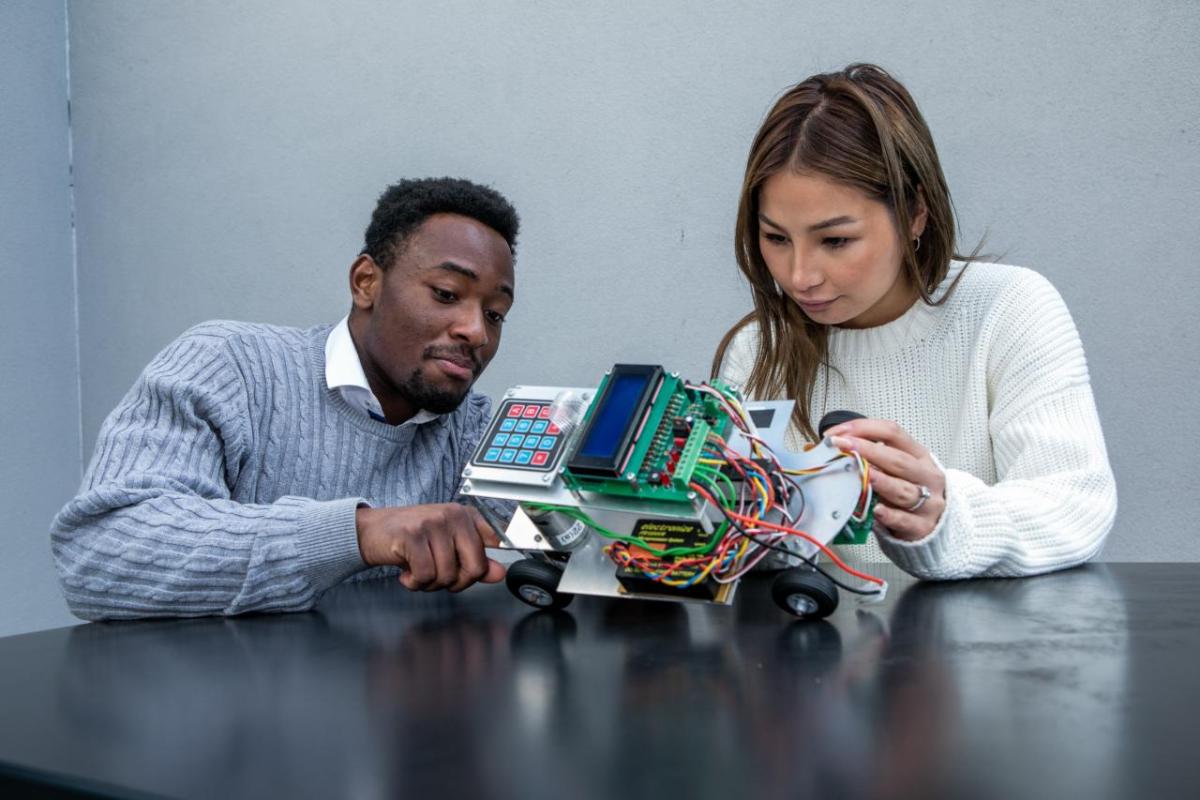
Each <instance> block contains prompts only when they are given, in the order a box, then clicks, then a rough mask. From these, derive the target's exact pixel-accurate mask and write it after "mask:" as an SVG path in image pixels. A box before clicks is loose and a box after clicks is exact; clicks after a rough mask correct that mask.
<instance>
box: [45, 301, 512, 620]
mask: <svg viewBox="0 0 1200 800" xmlns="http://www.w3.org/2000/svg"><path fill="white" fill-rule="evenodd" d="M331 327H332V326H328V325H326V326H320V327H316V328H311V329H308V330H300V329H296V328H281V327H275V326H269V325H255V324H248V323H238V322H209V323H204V324H201V325H198V326H196V327H194V328H192V329H191V330H189V331H188V332H186V333H185V334H184V335H183V336H181V337H180V338H179V339H177V340H176V341H174V342H173V343H171V344H170V345H169V346H168V347H167V348H166V349H165V350H163V352H161V353H160V354H159V355H158V356H157V357H156V358H155V359H154V360H153V361H152V362H151V363H150V365H149V366H148V367H146V369H145V371H144V372H143V373H142V375H141V377H139V379H138V381H137V383H136V384H135V385H134V386H133V388H132V389H131V390H130V391H129V393H128V394H127V395H126V396H125V399H124V400H122V401H121V403H120V405H119V406H117V408H116V409H115V410H114V411H113V412H112V414H110V415H109V417H108V419H107V420H106V421H105V423H104V426H103V427H102V428H101V431H100V436H99V439H98V441H97V444H96V450H95V454H94V455H93V457H92V462H91V465H90V466H89V468H88V471H87V474H86V476H85V477H84V480H83V486H82V488H81V489H80V494H79V496H77V497H76V498H75V499H74V500H72V501H71V502H69V503H68V504H67V505H66V507H64V508H63V509H62V511H61V512H59V514H58V516H57V517H56V518H55V519H54V522H53V523H52V527H51V543H52V549H53V553H54V558H55V562H56V564H57V567H58V572H59V577H60V581H61V584H62V588H63V592H64V593H65V595H66V598H67V603H68V605H69V606H70V608H71V610H72V611H73V612H74V613H75V614H76V615H77V616H80V617H83V618H84V619H110V618H129V617H144V616H167V615H169V616H194V615H202V614H238V613H242V612H246V611H298V610H304V609H308V608H311V607H312V606H313V605H314V604H315V603H316V601H317V599H318V598H319V597H320V595H321V593H322V592H324V591H325V590H326V589H328V588H330V587H331V586H334V585H335V584H337V583H339V582H340V581H342V580H344V579H346V578H347V577H349V576H351V575H353V574H354V573H356V572H359V571H361V570H365V569H367V567H366V565H365V564H364V563H363V561H362V558H361V556H360V553H359V549H358V536H357V531H356V526H355V510H356V509H357V508H358V507H359V505H362V504H369V505H371V506H407V505H416V504H422V503H440V502H449V501H452V500H455V499H456V497H457V488H458V484H459V474H460V472H461V470H462V467H463V464H464V463H465V462H466V460H467V458H468V457H469V456H470V454H471V451H472V449H473V448H474V446H475V444H476V442H477V441H478V439H479V437H480V436H481V435H482V434H483V431H484V427H485V425H486V423H487V421H488V416H489V412H490V407H491V403H490V401H489V400H488V399H487V398H485V397H483V396H481V395H478V394H475V393H471V394H469V395H468V396H467V398H466V399H465V400H464V401H463V404H462V405H461V406H460V407H459V408H458V409H457V410H456V411H454V412H453V413H451V414H447V415H445V416H442V417H440V418H438V419H436V420H434V421H432V422H428V423H425V424H421V425H402V426H392V425H388V424H385V423H382V422H376V421H375V420H372V419H371V418H369V417H367V416H365V415H363V414H361V413H359V412H357V411H355V410H354V409H352V408H350V406H348V405H347V403H346V401H345V400H344V399H343V398H342V396H341V395H340V394H339V393H338V392H337V391H333V390H330V389H328V388H327V387H326V384H325V377H324V375H325V372H324V360H325V352H324V345H325V339H326V337H327V336H328V334H329V331H330V329H331ZM383 571H385V570H372V572H373V573H374V572H383ZM391 571H395V570H394V568H392V569H391Z"/></svg>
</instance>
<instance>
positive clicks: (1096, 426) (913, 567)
mask: <svg viewBox="0 0 1200 800" xmlns="http://www.w3.org/2000/svg"><path fill="white" fill-rule="evenodd" d="M995 312H996V313H995V314H994V315H993V319H992V322H994V324H995V334H994V338H993V341H992V345H991V347H990V349H989V355H988V365H987V376H988V387H987V388H988V399H989V422H988V431H987V433H988V435H989V436H990V438H991V445H992V453H993V458H994V461H995V466H996V475H997V481H996V483H995V484H994V485H988V484H987V483H985V482H984V481H982V480H980V479H979V478H977V477H976V476H974V475H971V474H970V473H967V472H964V471H961V470H956V469H947V470H945V472H946V509H945V511H944V512H943V514H942V518H941V520H940V521H939V523H938V526H937V528H936V529H935V530H934V531H933V533H931V534H930V535H929V536H927V537H925V538H924V539H921V540H920V541H917V542H906V541H902V540H900V539H896V538H894V537H892V536H889V535H888V534H887V533H886V531H884V532H881V533H880V534H879V537H878V538H879V544H880V547H881V548H882V549H883V551H884V553H885V554H887V556H888V557H889V558H891V559H892V560H893V561H895V562H896V563H897V564H898V565H899V566H900V567H902V568H903V569H905V570H906V571H908V572H910V573H912V574H913V575H916V576H918V577H921V578H935V579H947V578H968V577H974V576H1020V575H1033V574H1037V573H1042V572H1050V571H1052V570H1057V569H1065V568H1067V567H1071V566H1075V565H1077V564H1081V563H1083V562H1085V561H1087V560H1089V559H1090V558H1092V557H1093V556H1095V555H1096V554H1097V553H1098V552H1099V551H1100V549H1101V547H1102V546H1103V544H1104V539H1105V537H1106V536H1107V535H1108V532H1109V530H1110V529H1111V528H1112V524H1113V520H1114V518H1115V517H1116V511H1117V492H1116V483H1115V481H1114V479H1113V474H1112V469H1111V467H1110V466H1109V462H1108V455H1107V452H1106V449H1105V446H1104V436H1103V433H1102V432H1101V429H1100V419H1099V416H1098V414H1097V411H1096V403H1095V400H1094V398H1093V396H1092V389H1091V384H1090V382H1089V379H1088V371H1087V362H1086V360H1085V358H1084V353H1083V346H1082V344H1081V342H1080V340H1079V333H1078V331H1077V330H1076V328H1075V324H1074V322H1073V321H1072V319H1071V316H1070V313H1069V312H1068V311H1067V308H1066V305H1065V304H1064V303H1063V301H1062V298H1061V297H1060V296H1059V294H1058V292H1057V291H1055V289H1054V287H1053V286H1051V285H1050V284H1049V282H1047V281H1046V280H1045V279H1044V278H1042V277H1041V276H1039V275H1037V274H1036V273H1027V274H1026V276H1025V277H1024V278H1023V279H1022V281H1020V282H1019V284H1018V286H1017V287H1016V290H1015V291H1010V292H1006V293H1005V296H1003V297H1001V298H1000V299H999V300H998V302H997V304H996V306H995Z"/></svg>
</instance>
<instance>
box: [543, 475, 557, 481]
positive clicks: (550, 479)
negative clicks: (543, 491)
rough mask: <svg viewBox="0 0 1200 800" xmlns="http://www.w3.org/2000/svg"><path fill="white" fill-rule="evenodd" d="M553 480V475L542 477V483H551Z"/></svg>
mask: <svg viewBox="0 0 1200 800" xmlns="http://www.w3.org/2000/svg"><path fill="white" fill-rule="evenodd" d="M552 480H554V476H553V475H543V476H542V483H549V482H550V481H552Z"/></svg>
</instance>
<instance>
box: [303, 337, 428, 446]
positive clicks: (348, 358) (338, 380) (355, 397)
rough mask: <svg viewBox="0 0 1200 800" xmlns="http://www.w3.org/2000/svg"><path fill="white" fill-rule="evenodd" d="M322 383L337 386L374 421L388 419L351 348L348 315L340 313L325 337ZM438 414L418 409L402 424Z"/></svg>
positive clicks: (353, 406)
mask: <svg viewBox="0 0 1200 800" xmlns="http://www.w3.org/2000/svg"><path fill="white" fill-rule="evenodd" d="M325 384H326V385H327V386H328V387H329V388H330V389H337V390H338V393H339V394H341V396H342V399H344V400H345V401H346V402H347V403H349V404H350V407H351V408H353V409H356V410H358V411H361V412H362V413H364V414H366V415H367V416H369V417H370V418H371V419H373V420H376V421H377V422H387V418H386V417H384V415H383V406H381V405H379V400H378V399H376V397H375V393H374V392H372V391H371V384H369V383H367V375H366V373H364V372H363V368H362V361H360V360H359V358H358V351H357V350H356V349H354V340H353V339H351V338H350V318H349V317H342V321H341V322H339V323H338V324H337V325H335V326H334V328H333V330H332V331H330V332H329V338H327V339H326V340H325ZM437 418H438V415H437V414H434V413H431V412H429V411H426V410H424V409H421V410H420V411H418V412H417V413H416V414H414V415H413V416H412V418H411V419H408V420H405V421H404V422H402V423H400V424H401V425H409V424H413V425H422V424H424V423H426V422H430V421H431V420H435V419H437Z"/></svg>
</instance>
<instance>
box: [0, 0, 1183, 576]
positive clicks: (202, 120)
mask: <svg viewBox="0 0 1200 800" xmlns="http://www.w3.org/2000/svg"><path fill="white" fill-rule="evenodd" d="M693 5H694V6H695V7H693ZM711 5H712V6H714V7H713V8H706V7H705V6H704V4H685V3H680V2H672V1H667V2H656V3H653V4H651V3H646V4H640V7H638V8H636V9H630V10H627V9H625V8H620V7H616V6H613V5H612V4H583V3H574V4H569V3H538V2H487V3H484V2H474V3H465V2H442V3H437V4H429V3H416V2H409V3H400V2H369V1H368V0H360V2H355V3H348V2H341V3H337V4H331V3H325V2H315V1H314V0H307V1H305V2H291V3H287V4H280V3H274V2H258V3H245V2H238V3H234V2H189V3H170V4H168V3H154V2H137V3H135V2H71V3H69V16H70V23H71V24H70V74H71V87H72V103H73V105H72V107H73V136H74V152H75V174H76V182H77V189H76V196H75V202H76V207H77V224H78V228H77V240H78V274H79V289H78V292H79V294H78V300H79V322H80V336H79V342H80V351H81V360H80V363H81V365H82V370H81V376H80V377H81V385H82V430H83V433H82V437H83V442H84V446H85V450H86V451H88V452H90V449H91V446H92V443H93V442H94V439H95V435H96V432H97V430H98V428H99V425H100V422H101V421H102V419H103V417H104V415H105V414H106V413H107V412H108V411H109V410H110V409H111V408H112V406H113V405H114V404H115V403H116V402H117V401H118V400H119V399H120V397H121V395H122V394H123V393H124V391H125V390H126V389H127V388H128V386H129V385H130V383H131V382H132V381H133V379H134V378H135V377H136V375H137V373H138V371H139V370H140V369H141V368H142V366H143V365H144V364H145V363H146V361H147V360H148V359H149V358H150V357H151V356H152V355H153V354H154V353H155V352H156V351H157V350H158V349H160V348H161V347H162V346H163V345H164V344H166V342H168V341H169V340H170V339H171V338H172V337H174V336H175V335H177V334H178V333H179V332H180V331H182V330H183V329H184V328H185V327H186V326H188V325H189V324H191V323H194V322H197V321H199V320H203V319H208V318H214V317H224V318H241V319H254V320H264V321H271V322H279V323H287V324H295V325H307V324H312V323H315V322H318V321H324V320H333V319H336V318H338V317H339V316H340V315H341V314H342V313H344V310H345V309H346V307H347V304H348V300H347V290H346V271H347V267H348V265H349V263H350V261H351V259H352V258H353V256H354V254H355V253H356V251H357V247H358V245H359V243H360V239H361V234H362V230H363V227H364V226H365V224H366V221H367V218H368V216H369V214H370V210H371V208H372V207H373V204H374V199H375V197H376V196H377V194H378V193H379V191H380V190H381V189H382V188H383V187H384V186H385V185H386V184H387V183H389V182H391V181H393V180H395V179H396V178H398V177H401V176H417V175H430V174H453V175H465V176H469V177H472V178H474V179H476V180H482V181H485V182H492V183H494V184H495V185H496V186H497V187H498V188H500V189H501V190H503V191H504V192H505V193H507V194H508V195H509V196H510V197H511V198H512V199H513V201H514V202H515V203H516V205H517V206H518V208H519V209H520V210H521V212H522V214H523V217H524V221H525V232H524V235H523V237H522V240H521V243H520V252H519V258H518V283H519V286H518V294H519V303H518V306H517V308H516V310H515V312H514V313H513V315H512V316H511V322H510V324H509V325H508V327H507V333H506V337H505V342H504V347H503V349H502V351H501V354H500V356H499V357H498V358H497V360H496V361H495V362H494V364H493V367H492V369H491V370H490V371H489V372H488V374H487V375H486V376H485V377H484V378H483V380H482V381H481V383H480V388H481V389H482V390H484V391H487V392H490V393H495V392H497V391H499V390H501V389H503V388H504V387H505V386H507V385H509V384H510V383H515V382H526V383H535V382H542V383H589V382H594V381H595V380H597V378H598V376H599V374H600V373H601V372H602V371H603V369H604V368H605V367H606V366H607V365H609V364H611V363H612V362H614V361H617V360H625V361H638V360H653V361H659V362H662V363H664V364H667V365H669V366H671V367H673V368H676V369H679V370H681V371H683V372H685V373H686V374H691V375H703V374H705V373H706V370H707V364H708V360H709V356H710V354H711V351H712V348H713V346H714V344H715V343H716V341H717V339H718V338H719V335H720V333H721V332H722V331H723V330H724V329H725V328H726V327H727V326H728V325H729V323H731V322H732V321H733V320H734V319H735V318H737V317H738V316H739V315H740V314H741V313H742V312H743V311H744V310H745V309H746V308H747V306H748V295H747V291H746V288H745V286H744V285H743V284H742V282H741V281H740V280H739V279H738V278H737V276H736V274H735V268H734V265H733V260H732V257H731V250H732V234H731V229H732V222H733V214H734V205H735V202H736V198H737V191H738V186H739V183H740V179H741V173H742V168H743V165H744V159H745V154H746V149H747V147H748V145H749V141H750V137H751V135H752V134H753V132H754V130H755V129H756V127H757V125H758V123H759V121H760V120H761V118H762V115H763V114H764V112H765V111H766V109H767V108H768V106H769V105H770V103H771V101H772V100H773V99H774V97H775V96H777V94H778V93H779V92H780V91H782V90H783V89H784V88H785V87H786V86H788V85H789V84H791V83H794V82H795V81H797V80H799V79H801V78H803V77H805V76H806V75H808V74H810V73H812V72H814V71H818V70H825V69H831V68H836V67H840V66H843V65H844V64H846V63H847V62H849V61H852V60H872V61H876V62H878V63H881V64H883V65H885V66H886V67H888V68H889V69H891V70H892V71H894V72H895V73H896V74H897V75H898V76H899V77H900V78H901V79H902V80H904V81H905V82H906V83H907V84H908V86H909V88H910V89H911V90H912V91H913V93H914V94H915V96H916V97H917V98H918V100H919V102H920V103H921V106H922V108H923V110H924V111H925V114H926V116H927V118H928V120H929V122H930V125H931V126H932V128H933V130H934V133H935V136H936V138H937V140H938V144H939V147H940V151H941V154H942V157H943V162H944V165H945V167H946V170H947V173H948V177H949V180H950V184H951V187H952V188H953V189H954V191H955V196H956V200H957V202H958V207H959V210H960V212H961V215H962V220H963V223H964V240H965V241H966V242H967V243H973V242H974V241H975V240H976V239H977V238H978V237H979V236H980V235H981V234H983V233H984V232H985V231H987V232H988V234H989V237H988V241H989V249H990V250H992V251H995V252H999V253H1002V254H1003V255H1004V256H1005V259H1006V260H1008V261H1010V262H1013V263H1019V264H1024V265H1027V266H1031V267H1034V268H1036V269H1038V270H1040V271H1041V272H1043V273H1044V274H1046V275H1047V276H1049V277H1050V278H1051V280H1053V281H1054V283H1055V284H1056V285H1057V286H1058V287H1059V288H1060V290H1061V291H1062V293H1063V294H1064V296H1065V297H1066V299H1067V301H1068V303H1069V304H1070V306H1071V308H1072V310H1073V312H1074V313H1075V316H1076V319H1077V321H1078V324H1079V327H1080V329H1081V331H1082V333H1083V338H1084V342H1085V345H1086V347H1087V349H1088V354H1089V357H1090V361H1091V365H1092V375H1093V381H1094V384H1095V387H1096V394H1097V399H1098V402H1099V405H1100V410H1101V414H1102V417H1103V419H1104V422H1105V429H1106V433H1107V435H1108V439H1109V447H1110V453H1111V456H1112V460H1113V463H1114V466H1115V468H1116V471H1117V475H1118V480H1119V482H1120V488H1121V516H1120V520H1119V523H1118V529H1117V533H1116V534H1115V535H1114V536H1113V537H1112V539H1111V540H1110V543H1109V546H1108V549H1107V551H1106V557H1107V558H1109V559H1112V560H1173V559H1184V560H1198V559H1200V541H1198V540H1197V539H1196V537H1194V536H1193V535H1192V534H1191V532H1190V531H1189V530H1187V529H1186V527H1185V526H1184V525H1181V524H1179V523H1180V521H1181V520H1180V517H1179V515H1177V514H1175V513H1173V509H1175V508H1177V507H1180V506H1181V505H1182V504H1183V503H1184V502H1185V501H1184V500H1183V499H1181V498H1183V497H1186V495H1184V494H1183V491H1182V490H1183V488H1184V484H1183V482H1182V476H1185V475H1188V474H1190V472H1191V470H1190V467H1191V463H1190V459H1189V454H1190V453H1191V452H1194V451H1195V450H1196V449H1197V447H1198V446H1200V440H1198V437H1197V434H1196V433H1195V429H1194V427H1193V426H1191V425H1190V424H1188V423H1187V422H1186V421H1187V420H1189V419H1190V414H1189V413H1188V412H1190V411H1191V409H1192V408H1193V407H1194V405H1195V400H1194V398H1195V397H1196V396H1197V394H1198V391H1197V390H1198V389H1200V386H1198V385H1197V384H1198V381H1197V373H1196V370H1195V368H1194V367H1193V366H1192V364H1194V363H1195V361H1196V360H1197V355H1198V354H1197V345H1196V335H1195V332H1194V331H1193V330H1191V328H1190V324H1189V323H1191V322H1193V321H1194V320H1195V318H1196V314H1195V313H1194V311H1193V308H1194V307H1195V305H1196V302H1197V300H1198V292H1197V288H1198V286H1197V284H1198V282H1200V278H1198V277H1197V270H1195V269H1194V268H1193V264H1192V261H1193V260H1194V258H1195V255H1194V254H1195V253H1196V252H1198V251H1200V226H1198V225H1197V223H1196V219H1197V212H1198V211H1200V197H1198V196H1197V192H1198V189H1197V187H1200V147H1198V145H1200V135H1198V133H1197V126H1196V122H1195V120H1196V119H1197V118H1200V92H1198V91H1197V89H1198V88H1200V87H1198V86H1197V83H1198V76H1200V48H1197V47H1196V46H1195V42H1196V41H1200V6H1198V5H1197V4H1195V3H1193V2H1184V1H1183V0H1176V1H1168V0H1159V1H1158V2H1145V3H1139V4H1127V3H1121V2H1116V0H1106V1H1105V2H1086V3H1082V2H1081V3H1073V4H1072V3H1067V4H1043V3H1035V2H1027V3H1026V2H1007V3H994V2H989V0H964V1H963V2H958V3H946V2H922V1H921V0H914V1H913V2H906V3H885V2H877V3H865V2H852V1H851V2H843V3H840V4H836V5H834V6H831V5H830V4H828V3H817V2H796V0H789V1H787V2H757V3H754V2H729V3H722V4H711ZM53 45H54V43H53V42H50V43H48V45H47V46H48V49H45V50H43V49H39V50H38V51H37V52H38V53H41V54H42V55H45V53H50V54H52V55H54V56H55V57H61V50H60V49H56V48H55V47H54V46H53ZM5 52H6V53H7V49H6V50H5ZM5 57H6V58H7V57H10V56H7V55H6V56H5ZM46 57H47V58H48V57H49V56H46ZM60 77H61V76H60ZM21 85H24V84H21ZM60 88H61V87H60ZM58 107H59V108H61V106H58ZM59 138H62V137H61V136H60V137H59ZM49 185H51V184H49V183H47V186H49ZM54 186H55V188H56V190H57V189H61V185H60V184H54ZM40 191H49V189H48V188H46V187H41V188H40ZM56 268H57V265H56ZM54 274H55V276H56V277H58V273H57V272H55V273H54ZM68 274H69V273H68V272H64V273H63V276H64V277H63V280H66V276H67V275H68ZM68 305H69V304H67V303H65V302H64V303H62V304H59V303H57V302H56V303H55V304H54V307H53V309H51V308H49V307H47V308H46V309H43V313H47V312H49V311H53V313H54V315H56V316H64V315H65V316H64V318H65V319H67V320H68V321H69V308H68ZM37 315H38V312H37V311H36V307H34V306H32V305H31V304H28V303H22V304H21V305H20V307H19V308H17V309H15V318H16V319H18V320H24V319H26V318H31V317H35V316H37ZM51 327H53V329H54V330H55V331H56V332H57V333H60V334H61V333H62V332H63V331H64V330H66V328H64V327H63V326H62V325H53V326H51ZM67 350H68V352H66V353H65V354H64V356H63V360H62V362H61V364H62V366H63V375H58V374H57V373H56V376H57V377H59V378H62V379H63V380H64V381H65V382H66V383H70V381H69V380H67V379H66V378H65V377H64V375H65V374H66V373H68V372H69V368H70V365H71V363H72V362H71V360H70V358H69V355H70V353H69V348H67ZM46 363H47V364H58V363H59V362H57V361H46ZM71 377H72V378H73V376H71ZM4 391H5V396H6V397H7V396H8V394H11V393H12V392H11V390H7V389H6V390H4ZM61 396H62V397H68V395H61ZM64 402H66V401H65V400H64ZM6 413H7V412H6ZM6 419H8V417H6ZM1180 421H1184V422H1183V424H1180ZM1168 425H1170V430H1169V432H1163V430H1164V428H1166V427H1167V426H1168ZM20 435H24V434H20ZM18 439H19V436H18ZM75 472H76V465H75V464H73V463H72V464H70V465H69V466H60V467H59V468H57V471H56V472H55V474H56V476H57V477H58V478H59V479H60V480H59V481H58V483H57V484H55V485H54V486H51V484H49V483H47V484H45V485H44V488H41V489H39V496H46V495H50V494H57V498H56V500H65V499H66V498H67V495H69V493H70V491H71V489H73V484H74V480H75V477H76V474H75ZM68 478H69V480H68ZM47 516H48V514H44V513H43V510H42V509H39V510H38V511H37V513H32V512H31V517H32V518H36V520H37V521H38V522H39V526H38V530H39V531H40V530H42V529H43V528H44V522H43V519H44V518H45V517H47ZM39 557H40V555H39ZM30 558H31V559H32V556H30Z"/></svg>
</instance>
